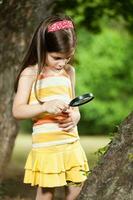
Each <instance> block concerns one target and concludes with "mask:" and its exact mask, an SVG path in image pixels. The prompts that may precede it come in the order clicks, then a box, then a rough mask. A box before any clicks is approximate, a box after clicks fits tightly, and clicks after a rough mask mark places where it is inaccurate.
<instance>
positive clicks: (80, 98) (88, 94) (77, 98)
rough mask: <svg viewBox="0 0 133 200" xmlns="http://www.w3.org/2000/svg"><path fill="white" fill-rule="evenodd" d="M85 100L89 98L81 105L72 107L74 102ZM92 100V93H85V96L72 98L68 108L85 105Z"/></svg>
mask: <svg viewBox="0 0 133 200" xmlns="http://www.w3.org/2000/svg"><path fill="white" fill-rule="evenodd" d="M85 98H89V99H88V100H87V101H85V102H83V103H79V104H78V105H74V103H75V102H76V101H80V100H83V99H85ZM92 99H94V96H93V94H92V93H87V94H83V95H80V96H78V97H76V98H74V99H73V100H72V101H71V102H70V103H69V106H72V107H75V106H80V105H83V104H85V103H88V102H89V101H91V100H92Z"/></svg>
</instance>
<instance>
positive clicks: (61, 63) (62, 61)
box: [59, 59, 67, 66]
mask: <svg viewBox="0 0 133 200" xmlns="http://www.w3.org/2000/svg"><path fill="white" fill-rule="evenodd" d="M59 64H60V65H61V66H64V65H66V64H67V59H63V60H61V61H60V63H59Z"/></svg>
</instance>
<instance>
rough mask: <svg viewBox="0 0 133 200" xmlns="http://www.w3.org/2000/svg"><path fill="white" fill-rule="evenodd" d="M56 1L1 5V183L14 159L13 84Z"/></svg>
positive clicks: (30, 0)
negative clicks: (35, 33) (12, 158)
mask: <svg viewBox="0 0 133 200" xmlns="http://www.w3.org/2000/svg"><path fill="white" fill-rule="evenodd" d="M53 2H54V0H45V1H44V0H38V1H35V0H28V1H25V0H21V1H19V0H4V1H1V2H0V19H1V20H0V30H1V31H0V94H1V99H0V147H1V148H0V182H1V181H2V179H3V175H4V172H5V169H6V167H7V165H8V163H9V160H10V158H11V154H12V150H13V146H14V142H15V138H16V136H17V132H18V128H19V127H18V125H17V123H16V120H14V118H13V116H12V112H11V110H12V102H13V97H14V92H13V85H14V80H15V77H16V74H17V72H18V68H19V64H20V60H21V59H22V56H24V52H25V51H26V48H27V46H28V44H29V40H30V38H31V35H32V33H33V31H34V29H35V27H36V26H37V25H38V23H40V20H42V18H43V17H44V16H45V15H46V14H50V13H52V9H53V6H54V4H53Z"/></svg>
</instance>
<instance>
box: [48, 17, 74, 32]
mask: <svg viewBox="0 0 133 200" xmlns="http://www.w3.org/2000/svg"><path fill="white" fill-rule="evenodd" d="M66 28H73V23H72V22H71V21H70V20H63V21H58V22H55V23H54V24H52V25H49V26H48V32H54V31H58V30H61V29H66Z"/></svg>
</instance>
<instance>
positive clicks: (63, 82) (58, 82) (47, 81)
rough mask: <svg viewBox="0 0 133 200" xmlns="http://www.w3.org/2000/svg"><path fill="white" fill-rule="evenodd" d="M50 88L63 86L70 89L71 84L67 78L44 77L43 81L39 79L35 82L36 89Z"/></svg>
mask: <svg viewBox="0 0 133 200" xmlns="http://www.w3.org/2000/svg"><path fill="white" fill-rule="evenodd" d="M34 84H35V82H34V83H33V87H32V92H34ZM52 86H54V87H55V86H57V87H58V86H65V87H71V82H70V80H69V79H68V78H67V77H64V76H60V77H54V76H52V77H46V78H44V79H40V80H38V81H37V85H36V88H37V89H39V88H47V87H52Z"/></svg>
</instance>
